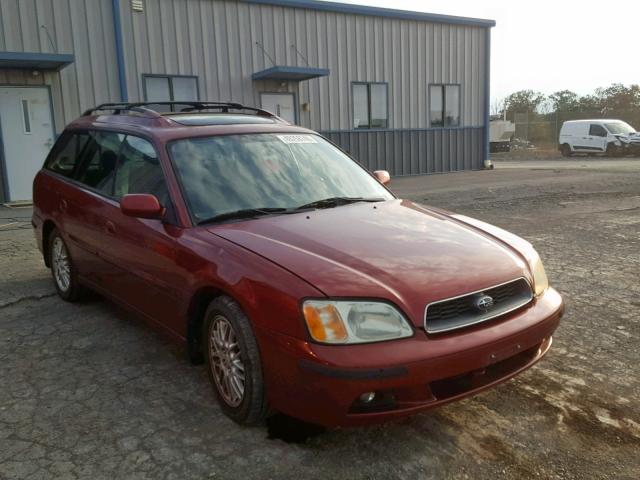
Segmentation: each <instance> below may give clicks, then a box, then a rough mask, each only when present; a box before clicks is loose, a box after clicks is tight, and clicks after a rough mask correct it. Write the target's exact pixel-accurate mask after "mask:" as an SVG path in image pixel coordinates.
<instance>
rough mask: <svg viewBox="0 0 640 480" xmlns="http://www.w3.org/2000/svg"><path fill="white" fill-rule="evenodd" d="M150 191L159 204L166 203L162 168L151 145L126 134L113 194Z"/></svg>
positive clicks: (120, 195) (165, 187) (166, 197)
mask: <svg viewBox="0 0 640 480" xmlns="http://www.w3.org/2000/svg"><path fill="white" fill-rule="evenodd" d="M129 193H150V194H152V195H155V196H156V197H157V198H158V200H159V201H160V204H161V205H167V203H168V200H169V194H168V192H167V186H166V183H165V181H164V176H163V175H162V168H161V166H160V161H159V160H158V155H157V154H156V151H155V149H154V148H153V145H151V143H149V142H148V141H147V140H144V139H142V138H139V137H134V136H131V135H129V136H127V137H126V138H125V140H124V143H123V144H122V150H120V158H119V160H118V171H117V172H116V181H115V189H114V195H115V196H116V197H117V198H120V197H122V196H124V195H127V194H129Z"/></svg>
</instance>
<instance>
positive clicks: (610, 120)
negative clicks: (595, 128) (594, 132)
mask: <svg viewBox="0 0 640 480" xmlns="http://www.w3.org/2000/svg"><path fill="white" fill-rule="evenodd" d="M564 123H569V124H571V123H625V122H623V121H622V120H618V119H616V118H592V119H589V118H587V119H581V120H567V121H566V122H564Z"/></svg>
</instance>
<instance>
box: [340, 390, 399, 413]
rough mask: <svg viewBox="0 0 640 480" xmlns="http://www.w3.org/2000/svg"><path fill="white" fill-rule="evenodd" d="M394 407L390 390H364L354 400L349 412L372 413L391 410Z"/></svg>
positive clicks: (393, 397)
mask: <svg viewBox="0 0 640 480" xmlns="http://www.w3.org/2000/svg"><path fill="white" fill-rule="evenodd" d="M395 408H396V399H395V396H394V394H393V391H391V390H379V391H375V392H365V393H363V394H361V395H358V396H357V397H356V399H355V400H354V402H353V404H352V405H351V408H350V409H349V412H350V413H374V412H384V411H388V410H393V409H395Z"/></svg>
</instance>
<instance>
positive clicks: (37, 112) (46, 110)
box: [0, 87, 53, 202]
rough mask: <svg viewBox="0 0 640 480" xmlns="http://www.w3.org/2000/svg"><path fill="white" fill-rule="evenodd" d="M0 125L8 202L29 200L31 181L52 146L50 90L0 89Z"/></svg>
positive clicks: (36, 88)
mask: <svg viewBox="0 0 640 480" xmlns="http://www.w3.org/2000/svg"><path fill="white" fill-rule="evenodd" d="M0 126H1V127H2V145H3V147H4V152H3V153H4V162H5V169H6V172H7V184H8V186H9V192H8V197H9V201H12V202H13V201H17V200H31V195H32V185H33V178H34V177H35V176H36V173H37V172H38V170H40V168H41V167H42V164H43V163H44V159H45V157H46V156H47V154H48V153H49V150H50V149H51V146H52V145H53V124H52V122H51V104H50V102H49V91H48V90H47V89H46V88H42V87H0Z"/></svg>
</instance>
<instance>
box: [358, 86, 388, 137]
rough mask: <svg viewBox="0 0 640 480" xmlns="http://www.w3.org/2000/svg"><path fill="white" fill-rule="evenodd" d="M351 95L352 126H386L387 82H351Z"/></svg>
mask: <svg viewBox="0 0 640 480" xmlns="http://www.w3.org/2000/svg"><path fill="white" fill-rule="evenodd" d="M351 87H352V88H351V92H352V97H353V128H388V126H389V113H388V110H387V84H386V83H371V82H370V83H362V82H354V83H352V84H351Z"/></svg>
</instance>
